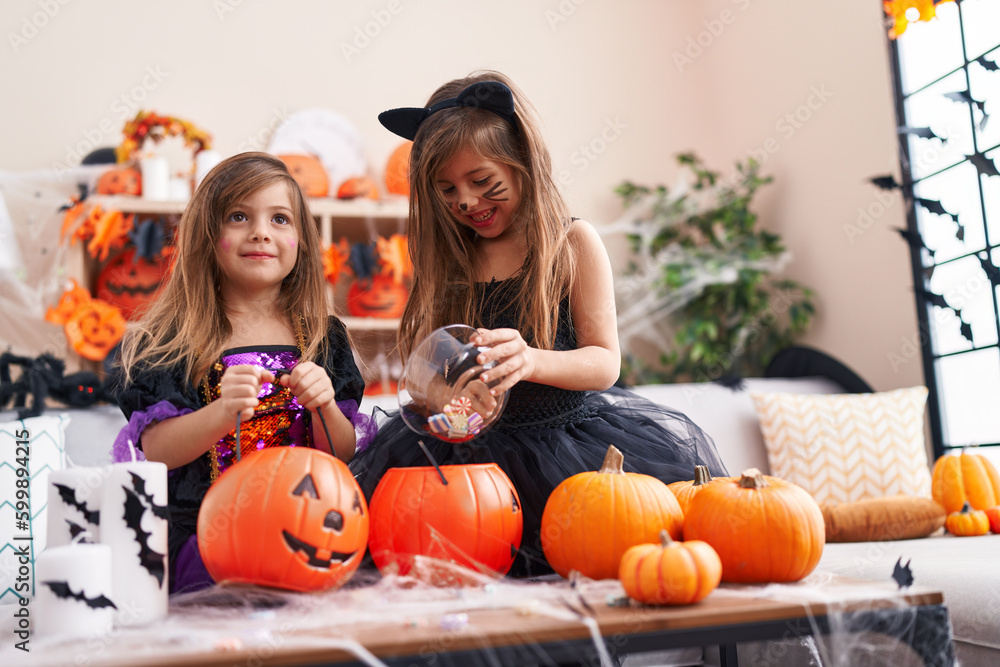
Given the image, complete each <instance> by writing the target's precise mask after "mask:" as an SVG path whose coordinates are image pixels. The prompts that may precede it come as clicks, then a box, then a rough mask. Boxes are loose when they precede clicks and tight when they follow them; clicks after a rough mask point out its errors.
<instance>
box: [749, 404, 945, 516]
mask: <svg viewBox="0 0 1000 667" xmlns="http://www.w3.org/2000/svg"><path fill="white" fill-rule="evenodd" d="M750 396H751V398H752V399H753V403H754V408H755V409H756V411H757V416H758V418H759V419H760V430H761V433H762V434H763V436H764V444H765V446H766V448H767V459H768V465H769V466H770V468H771V474H772V475H774V476H775V477H781V478H783V479H786V480H788V481H790V482H794V483H795V484H798V485H799V486H801V487H802V488H804V489H805V490H806V491H808V492H809V493H811V494H812V496H813V498H815V499H816V501H817V502H818V503H821V504H822V503H826V502H833V503H847V502H853V501H856V500H862V499H864V498H881V497H884V496H894V495H897V494H905V495H910V496H924V497H928V498H929V497H930V495H931V474H930V468H929V466H928V464H927V450H926V449H925V448H924V405H925V403H926V402H927V388H926V387H911V388H909V389H897V390H895V391H887V392H881V393H873V394H830V395H812V394H779V393H751V395H750Z"/></svg>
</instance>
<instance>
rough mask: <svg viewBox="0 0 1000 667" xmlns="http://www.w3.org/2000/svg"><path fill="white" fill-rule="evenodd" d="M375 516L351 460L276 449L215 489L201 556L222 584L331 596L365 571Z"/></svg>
mask: <svg viewBox="0 0 1000 667" xmlns="http://www.w3.org/2000/svg"><path fill="white" fill-rule="evenodd" d="M368 518H369V517H368V506H367V504H366V503H365V497H364V495H363V494H362V493H361V489H360V488H359V487H358V485H357V483H356V482H355V481H354V476H353V475H352V474H351V471H350V470H349V469H348V468H347V464H345V463H344V462H343V461H341V460H340V459H338V458H336V457H334V456H331V455H330V454H327V453H326V452H321V451H317V450H315V449H310V448H308V447H272V448H268V449H262V450H260V451H258V452H255V453H253V454H250V455H248V456H246V457H245V458H244V459H243V460H242V461H239V462H238V463H235V464H234V465H232V466H231V467H230V468H229V469H228V470H226V471H225V472H224V473H222V475H221V476H220V477H219V478H218V479H217V480H216V481H215V483H214V484H212V486H211V487H210V488H209V490H208V493H206V494H205V498H204V500H203V501H202V504H201V510H200V511H199V513H198V550H199V551H200V552H201V557H202V560H203V561H204V562H205V567H206V568H207V569H208V573H209V574H211V575H212V577H213V578H214V579H215V580H216V581H217V582H220V583H221V582H232V583H245V584H257V585H260V586H272V587H275V588H285V589H288V590H293V591H318V590H325V589H329V588H333V587H336V586H340V585H341V584H343V583H344V582H346V581H347V580H348V579H350V578H351V576H353V574H354V572H355V570H357V568H358V565H359V564H360V563H361V559H362V558H363V557H364V554H365V545H366V544H367V541H368Z"/></svg>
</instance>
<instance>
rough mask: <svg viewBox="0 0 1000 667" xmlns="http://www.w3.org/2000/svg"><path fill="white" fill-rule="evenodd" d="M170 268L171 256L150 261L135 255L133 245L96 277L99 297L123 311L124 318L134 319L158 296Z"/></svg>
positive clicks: (110, 262)
mask: <svg viewBox="0 0 1000 667" xmlns="http://www.w3.org/2000/svg"><path fill="white" fill-rule="evenodd" d="M169 269H170V262H169V259H168V258H166V257H163V256H161V257H160V258H159V259H158V260H157V261H155V262H150V261H149V260H147V259H144V258H138V259H137V258H136V256H135V249H134V248H130V249H129V250H126V251H125V252H123V253H120V254H118V255H116V256H114V257H112V258H111V260H110V261H109V262H108V263H107V265H105V267H104V268H103V269H101V272H100V274H98V276H97V284H96V287H95V292H96V294H97V297H98V298H100V299H104V300H105V301H107V302H108V303H112V304H114V305H116V306H118V307H119V308H121V310H122V315H124V316H125V319H127V320H132V319H135V315H136V312H137V311H138V310H139V309H141V308H144V307H145V306H146V305H148V304H150V303H152V302H153V300H154V299H156V295H157V294H159V291H160V289H161V288H162V287H163V284H164V282H165V278H166V277H167V275H168V273H169Z"/></svg>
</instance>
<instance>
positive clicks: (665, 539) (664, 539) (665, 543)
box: [660, 529, 674, 549]
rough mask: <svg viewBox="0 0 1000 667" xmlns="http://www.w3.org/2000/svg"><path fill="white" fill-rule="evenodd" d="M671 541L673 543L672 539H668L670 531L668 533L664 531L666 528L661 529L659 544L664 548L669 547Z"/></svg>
mask: <svg viewBox="0 0 1000 667" xmlns="http://www.w3.org/2000/svg"><path fill="white" fill-rule="evenodd" d="M673 543H674V541H673V540H672V539H670V533H668V532H667V531H666V529H664V530H661V531H660V546H661V547H663V548H664V549H666V548H667V547H669V546H670V545H671V544H673Z"/></svg>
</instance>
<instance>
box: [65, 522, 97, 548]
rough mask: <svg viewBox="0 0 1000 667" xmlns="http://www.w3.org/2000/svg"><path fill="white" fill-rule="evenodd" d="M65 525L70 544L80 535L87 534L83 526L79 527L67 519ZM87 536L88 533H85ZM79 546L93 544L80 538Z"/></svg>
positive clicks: (84, 538)
mask: <svg viewBox="0 0 1000 667" xmlns="http://www.w3.org/2000/svg"><path fill="white" fill-rule="evenodd" d="M66 523H68V524H69V539H70V542H72V541H73V540H75V539H76V536H77V535H79V534H80V533H87V529H86V528H84V527H83V526H81V525H80V524H78V523H76V522H75V521H70V520H69V519H66ZM87 534H88V535H89V534H90V533H87ZM80 544H93V542H91V541H90V540H88V539H87V538H86V537H81V538H80Z"/></svg>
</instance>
